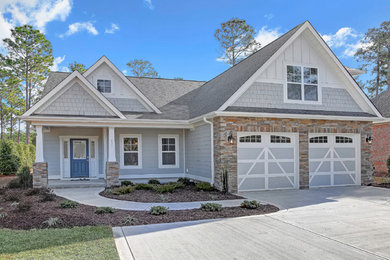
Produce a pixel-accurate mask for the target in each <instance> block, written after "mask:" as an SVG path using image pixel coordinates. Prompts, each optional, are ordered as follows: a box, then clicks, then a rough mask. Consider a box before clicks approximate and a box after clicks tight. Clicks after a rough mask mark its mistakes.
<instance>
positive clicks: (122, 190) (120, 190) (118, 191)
mask: <svg viewBox="0 0 390 260" xmlns="http://www.w3.org/2000/svg"><path fill="white" fill-rule="evenodd" d="M133 191H134V187H133V186H121V187H119V188H116V189H114V190H113V191H112V194H115V195H122V194H128V193H132V192H133Z"/></svg>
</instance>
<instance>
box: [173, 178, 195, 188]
mask: <svg viewBox="0 0 390 260" xmlns="http://www.w3.org/2000/svg"><path fill="white" fill-rule="evenodd" d="M177 182H180V183H183V184H184V185H185V186H188V185H191V184H192V181H191V179H190V178H182V177H180V178H179V179H177Z"/></svg>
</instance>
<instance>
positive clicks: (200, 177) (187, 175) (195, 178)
mask: <svg viewBox="0 0 390 260" xmlns="http://www.w3.org/2000/svg"><path fill="white" fill-rule="evenodd" d="M185 177H187V178H190V179H193V180H198V181H205V182H209V183H210V184H211V185H213V184H212V183H213V179H210V178H206V177H203V176H197V175H192V174H186V175H185Z"/></svg>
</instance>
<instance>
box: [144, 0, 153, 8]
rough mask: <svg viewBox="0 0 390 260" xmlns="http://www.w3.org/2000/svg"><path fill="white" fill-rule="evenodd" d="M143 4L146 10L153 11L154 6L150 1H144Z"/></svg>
mask: <svg viewBox="0 0 390 260" xmlns="http://www.w3.org/2000/svg"><path fill="white" fill-rule="evenodd" d="M144 4H145V6H146V7H147V8H149V9H150V10H153V9H154V5H153V3H152V0H144Z"/></svg>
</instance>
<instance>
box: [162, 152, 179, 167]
mask: <svg viewBox="0 0 390 260" xmlns="http://www.w3.org/2000/svg"><path fill="white" fill-rule="evenodd" d="M162 164H163V165H176V154H175V153H169V152H168V153H163V154H162Z"/></svg>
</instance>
